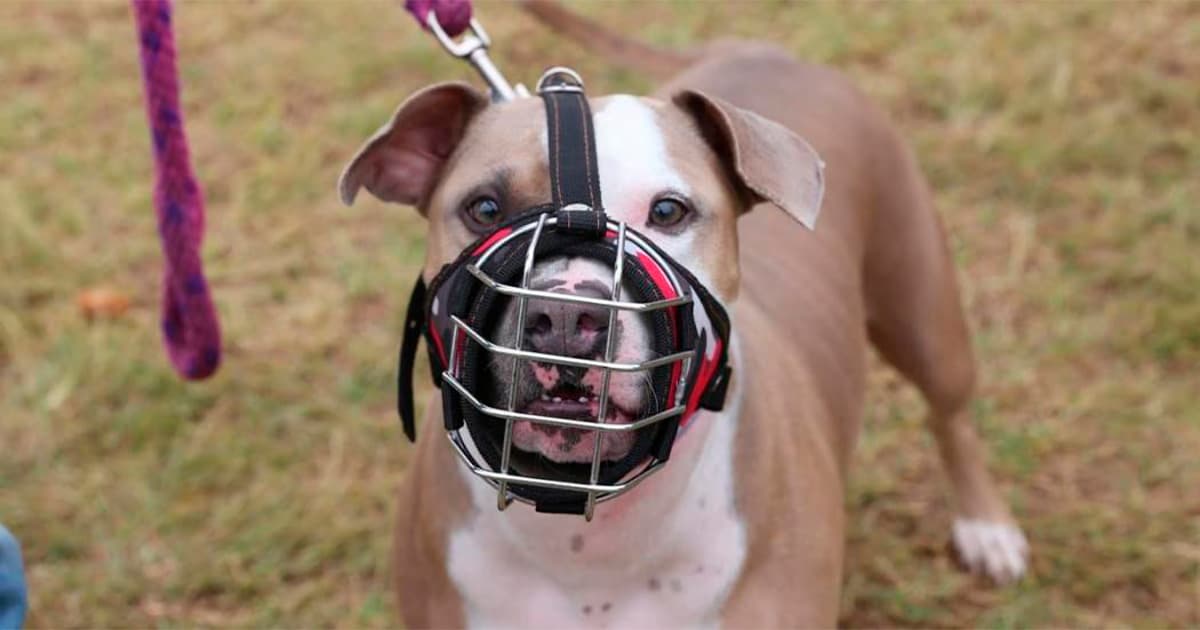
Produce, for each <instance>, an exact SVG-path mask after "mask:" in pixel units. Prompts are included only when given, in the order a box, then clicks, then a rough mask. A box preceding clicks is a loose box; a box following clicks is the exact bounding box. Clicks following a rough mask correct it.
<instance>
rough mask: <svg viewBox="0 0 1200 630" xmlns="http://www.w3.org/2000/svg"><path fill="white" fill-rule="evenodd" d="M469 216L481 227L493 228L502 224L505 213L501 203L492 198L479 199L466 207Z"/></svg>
mask: <svg viewBox="0 0 1200 630" xmlns="http://www.w3.org/2000/svg"><path fill="white" fill-rule="evenodd" d="M466 213H467V216H468V217H470V219H471V221H472V222H473V223H474V224H475V225H476V226H479V227H491V226H493V225H496V224H497V223H499V222H500V219H501V218H502V216H503V213H502V212H501V211H500V202H498V201H496V200H495V199H493V198H491V197H478V198H476V199H475V200H474V201H472V202H471V203H469V204H467V207H466Z"/></svg>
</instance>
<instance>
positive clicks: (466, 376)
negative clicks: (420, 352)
mask: <svg viewBox="0 0 1200 630" xmlns="http://www.w3.org/2000/svg"><path fill="white" fill-rule="evenodd" d="M538 93H539V94H540V95H541V97H542V98H543V99H544V100H545V103H546V114H547V119H548V120H547V124H548V128H550V129H557V130H559V133H557V134H550V138H549V150H550V180H551V190H552V191H554V192H553V195H552V196H553V200H552V203H550V204H547V205H542V206H537V207H534V208H530V209H527V210H526V211H525V212H523V213H521V215H520V216H518V217H516V218H515V219H513V220H511V221H508V222H506V223H504V224H502V225H500V226H499V227H498V228H496V229H495V230H493V231H492V232H490V233H489V234H487V235H485V236H484V237H482V238H480V239H479V240H477V241H476V242H475V243H473V244H471V245H470V246H468V247H467V248H466V249H465V250H464V251H463V253H462V254H461V255H459V257H458V258H457V259H456V260H455V261H454V262H452V263H450V264H449V265H446V266H445V267H443V268H442V270H441V271H440V272H439V273H438V274H437V276H436V277H435V278H434V280H433V281H432V282H431V283H430V285H429V287H428V289H426V287H425V284H424V282H423V281H421V280H418V282H417V286H416V288H415V289H414V291H413V296H412V299H411V301H410V303H409V307H408V319H407V322H406V325H405V334H404V343H403V345H402V347H401V353H400V371H399V372H400V373H399V398H398V408H399V412H400V416H401V418H402V420H403V421H404V428H405V433H406V434H407V435H408V437H409V438H410V439H414V438H415V424H414V420H415V418H414V412H413V396H412V367H413V359H414V357H415V354H416V344H417V339H418V338H419V336H420V335H421V334H422V333H424V335H425V337H426V342H427V344H426V345H427V347H428V350H429V358H430V364H431V371H432V374H433V378H434V383H435V384H436V385H438V386H439V387H440V388H441V392H442V411H443V418H444V421H445V428H446V431H447V433H448V435H449V438H450V443H451V444H452V445H453V446H454V448H455V450H456V451H457V452H458V455H459V456H460V458H461V459H462V461H463V463H465V464H466V465H467V467H468V468H469V469H470V470H471V472H473V473H475V474H476V475H478V476H479V477H481V478H483V479H485V480H487V481H488V482H489V483H491V484H492V485H493V486H495V487H496V488H497V489H498V506H499V508H500V509H503V508H504V507H505V506H507V505H508V504H509V503H510V502H511V501H512V500H514V499H515V500H519V501H524V502H527V503H532V504H533V505H534V506H535V507H536V508H537V510H538V511H541V512H556V513H573V514H583V515H584V516H585V517H586V518H588V519H590V518H591V516H592V513H593V509H594V506H595V504H596V503H597V502H599V501H604V500H607V499H610V498H613V497H615V496H617V495H619V494H621V493H623V492H625V491H627V490H629V489H630V488H632V487H634V486H635V485H637V484H638V483H640V482H641V481H642V480H643V479H645V478H646V477H647V476H649V475H650V474H651V473H653V472H655V471H657V470H659V469H660V468H662V467H663V466H664V465H665V464H666V462H667V460H668V459H669V457H670V454H671V447H672V445H673V444H674V442H675V439H676V437H677V436H678V435H679V434H680V431H682V430H683V429H685V428H686V427H687V425H688V422H689V420H691V418H692V417H693V415H694V414H695V412H696V411H697V409H699V408H701V407H704V408H706V409H711V410H719V409H721V408H722V406H723V404H724V399H725V391H726V388H727V385H728V383H729V376H730V370H729V367H728V365H727V351H728V347H729V333H730V325H729V318H728V315H727V314H726V312H725V310H724V308H723V307H722V306H721V305H720V303H719V302H717V300H716V299H714V298H713V297H712V295H711V294H710V293H709V292H708V291H707V290H706V289H705V287H704V286H703V285H702V284H701V283H700V282H699V281H698V280H697V279H696V278H695V276H693V275H692V274H691V273H690V272H689V271H688V270H687V269H686V268H685V267H683V266H682V265H680V264H679V263H678V262H677V261H675V260H674V259H672V258H671V257H670V256H668V255H667V254H666V253H665V252H663V251H662V250H661V249H659V248H658V247H657V246H656V245H655V244H654V243H653V242H652V241H651V240H650V239H648V238H647V237H646V236H644V235H642V234H640V233H639V232H638V231H637V230H634V229H633V228H630V227H628V226H627V225H626V224H625V223H623V222H616V221H612V220H609V219H608V218H607V217H606V215H605V214H604V211H603V209H602V205H601V203H600V187H599V178H598V175H597V173H596V167H595V165H596V156H595V146H594V143H593V138H594V134H593V133H592V129H591V113H590V111H589V109H588V106H587V101H586V99H585V98H584V96H583V90H582V82H581V81H579V80H578V76H577V75H575V74H574V73H573V72H570V71H566V70H563V69H554V70H551V71H548V72H547V73H546V75H543V78H542V80H541V81H539V85H538ZM559 258H568V259H577V258H583V259H590V260H593V261H596V262H599V263H601V264H602V265H604V266H605V267H606V268H608V269H611V271H612V285H611V293H610V295H608V296H607V297H597V296H592V295H579V294H574V293H563V292H556V291H547V290H539V289H537V288H531V286H530V281H531V277H532V274H533V271H534V269H535V267H536V266H537V264H538V263H539V262H543V261H546V260H550V259H559ZM514 300H515V312H516V316H517V322H516V326H515V330H514V332H513V335H514V337H515V338H514V339H503V340H501V339H496V338H495V337H496V333H495V331H497V330H498V329H499V328H500V323H501V322H500V319H501V318H503V317H504V316H505V314H506V313H508V314H510V315H511V313H512V312H513V310H514V309H513V301H514ZM531 300H532V301H535V302H536V303H538V304H546V303H559V304H563V305H565V306H568V307H578V308H582V309H587V312H589V313H604V314H605V315H606V316H607V320H608V324H607V327H605V328H604V330H607V331H609V334H607V335H606V336H605V341H604V342H603V344H602V345H603V349H602V355H601V356H583V355H580V354H579V353H572V354H557V353H551V352H545V351H535V350H532V349H527V348H526V341H527V340H526V338H525V337H526V335H527V332H526V330H525V321H526V315H527V313H528V311H529V304H530V301H531ZM621 311H626V312H631V313H635V314H638V315H639V316H640V317H641V319H642V321H643V322H645V324H646V326H647V328H648V330H649V333H650V334H649V344H650V346H651V347H650V348H649V349H648V350H649V353H648V354H649V356H650V357H651V358H649V359H647V360H644V361H639V362H624V363H623V362H618V361H617V360H616V359H615V350H616V348H615V346H616V338H617V335H616V330H617V328H618V324H617V322H618V320H617V316H618V313H619V312H621ZM596 354H600V352H599V351H598V352H597V353H596ZM523 364H524V365H539V366H543V367H547V368H548V367H551V366H553V367H557V368H559V369H563V370H566V369H577V370H595V371H598V372H599V374H600V383H599V388H598V390H599V391H598V393H597V394H596V396H595V405H596V412H595V416H594V417H590V418H580V417H578V415H579V414H574V415H573V417H563V416H555V415H542V414H540V413H530V411H531V410H529V409H525V410H523V411H520V410H518V409H517V404H518V403H519V402H520V401H519V400H518V385H519V384H518V376H519V368H520V367H521V366H522V365H523ZM497 366H498V368H499V369H502V370H511V377H512V378H511V379H509V380H508V382H507V384H506V386H505V387H498V386H497V383H498V382H499V381H498V380H497V379H496V378H494V375H493V374H491V373H489V371H488V370H489V368H492V369H496V368H497ZM614 372H627V373H639V374H641V375H644V377H645V382H646V387H647V388H648V389H649V391H648V394H649V395H647V396H646V401H645V403H644V404H643V405H642V409H640V410H639V411H638V416H637V417H634V418H631V419H629V422H606V419H607V418H608V417H609V416H610V415H611V414H610V412H612V411H613V408H612V406H613V401H612V400H611V397H610V391H609V390H610V380H611V378H612V375H613V373H614ZM498 389H501V390H504V391H498ZM515 422H528V423H531V426H541V427H554V428H556V429H557V430H561V431H574V432H575V433H577V434H578V433H580V432H593V433H594V435H595V439H594V441H593V449H592V457H591V462H590V464H585V463H556V462H552V461H549V460H548V459H547V458H544V457H535V456H531V457H524V458H523V459H521V460H520V461H517V459H518V456H517V454H515V453H514V449H513V425H514V423H515ZM616 433H626V434H630V433H631V434H632V435H633V436H634V439H633V440H632V447H631V448H629V449H628V451H627V452H625V453H623V454H622V456H621V457H620V458H619V459H616V460H615V461H614V460H606V459H604V458H603V457H602V444H603V441H604V438H605V436H611V435H614V434H616ZM526 455H528V454H526Z"/></svg>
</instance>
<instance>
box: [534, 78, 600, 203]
mask: <svg viewBox="0 0 1200 630" xmlns="http://www.w3.org/2000/svg"><path fill="white" fill-rule="evenodd" d="M537 91H538V95H539V96H541V97H542V101H543V102H544V103H545V105H546V137H547V139H548V143H547V144H548V149H549V151H550V156H549V157H550V194H551V198H552V200H553V202H554V206H555V207H556V208H560V209H563V208H568V207H573V208H574V209H576V210H591V211H594V212H596V213H597V214H603V212H604V204H603V201H602V200H601V198H600V171H599V169H598V167H597V164H596V134H595V131H594V130H593V129H592V110H591V108H589V107H588V102H587V97H586V96H584V93H583V79H580V78H579V75H578V74H576V73H575V71H573V70H570V69H568V68H551V69H549V70H547V71H546V72H545V74H543V75H542V78H541V79H539V80H538V85H537ZM599 223H600V225H604V220H603V219H602V218H601V219H599Z"/></svg>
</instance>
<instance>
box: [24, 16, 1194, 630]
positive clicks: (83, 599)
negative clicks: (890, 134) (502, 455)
mask: <svg viewBox="0 0 1200 630" xmlns="http://www.w3.org/2000/svg"><path fill="white" fill-rule="evenodd" d="M580 8H581V10H583V11H585V12H587V13H589V14H592V15H594V16H596V17H597V18H599V19H601V20H602V21H604V22H605V23H608V24H612V25H614V26H617V27H619V28H621V29H622V30H624V31H625V32H629V33H633V34H636V35H638V36H640V37H643V38H645V39H648V40H651V41H655V42H659V43H663V44H670V45H674V46H686V45H688V44H691V43H694V42H699V41H703V40H707V39H712V38H716V37H722V36H731V35H732V36H743V37H761V38H764V39H770V40H773V41H776V42H779V43H781V44H783V45H785V46H787V47H788V48H790V49H791V50H793V51H794V52H795V53H796V54H797V55H799V56H802V57H805V58H809V59H813V60H817V61H821V62H826V63H830V64H832V65H835V66H837V67H839V68H842V69H843V70H845V71H846V72H847V73H849V74H850V75H852V76H853V77H854V78H855V79H856V80H857V81H858V82H859V84H860V85H862V86H863V88H864V89H865V90H866V91H867V92H868V93H870V94H871V95H872V96H873V97H875V99H876V100H877V101H878V102H879V103H881V104H882V105H883V107H884V108H885V109H887V110H888V111H889V112H890V113H891V114H892V116H893V117H894V118H895V119H896V121H897V122H898V124H899V125H900V126H901V127H902V128H903V130H904V132H905V134H906V135H907V136H908V137H909V138H911V140H912V142H913V144H914V146H915V147H916V148H917V151H918V153H919V155H920V158H921V161H922V163H923V165H924V167H925V169H926V172H927V173H928V174H929V177H930V179H931V181H932V182H933V184H934V186H935V188H936V190H937V201H938V205H939V207H940V209H941V211H942V213H943V215H944V217H945V219H946V221H947V224H948V227H949V230H950V232H951V239H952V247H953V250H954V253H955V258H956V260H957V261H958V263H959V265H960V272H961V277H962V278H963V282H964V293H965V299H966V302H967V308H968V311H969V315H970V319H971V321H972V323H973V326H974V332H975V340H976V347H977V350H978V355H979V363H980V366H981V371H982V384H981V387H980V393H979V399H978V400H977V402H976V403H975V404H974V406H973V408H972V409H973V413H974V416H975V420H976V421H977V422H978V423H979V425H980V426H981V428H982V430H983V432H984V433H985V436H986V438H987V440H988V442H989V444H990V445H991V450H992V454H993V462H992V467H993V469H994V470H995V472H996V474H997V476H998V478H999V479H1000V480H1001V483H1002V485H1003V487H1004V488H1005V490H1006V492H1007V494H1008V496H1009V497H1010V499H1011V501H1012V503H1013V505H1014V508H1015V510H1016V511H1017V513H1018V516H1019V518H1020V519H1021V521H1022V523H1023V524H1024V526H1025V528H1026V531H1027V533H1028V534H1029V536H1030V538H1031V542H1032V544H1033V549H1034V557H1033V568H1032V574H1031V575H1030V577H1029V579H1027V580H1026V581H1025V582H1024V583H1022V584H1021V585H1019V586H1017V587H1014V588H1009V589H1001V590H993V589H989V588H987V587H986V586H984V585H983V584H980V583H979V582H978V581H976V580H973V579H971V578H969V577H967V576H964V575H962V574H960V573H958V572H956V571H955V570H954V568H953V566H952V563H951V561H950V560H949V558H948V556H947V554H946V553H945V543H946V540H947V534H948V528H949V521H950V518H951V514H950V511H949V510H950V508H949V506H948V503H947V500H946V493H945V483H944V481H943V480H942V478H941V477H940V472H939V470H938V468H937V464H936V460H935V456H934V452H933V450H934V449H933V448H932V445H931V443H930V440H929V438H928V437H927V436H926V435H925V434H924V433H923V430H922V428H921V415H922V413H921V406H920V403H919V400H918V398H917V397H916V396H915V395H914V393H913V392H912V391H911V389H910V388H909V387H908V386H906V385H903V384H902V383H900V382H899V381H898V380H897V379H896V377H895V376H894V375H892V374H891V373H889V372H888V371H887V370H885V369H883V368H881V367H877V368H876V369H874V370H873V372H872V384H873V387H872V393H871V395H870V400H869V402H870V405H869V411H868V413H867V417H866V429H865V432H864V436H863V439H862V442H861V444H860V447H859V451H858V456H857V461H856V464H855V467H854V480H853V483H852V486H851V490H850V492H849V493H848V496H847V505H848V506H849V509H850V512H851V517H850V521H849V522H850V527H849V531H848V550H849V566H848V570H847V579H846V588H845V593H844V598H843V606H842V608H843V622H844V623H845V624H847V625H853V626H895V625H905V626H909V625H915V626H964V625H969V626H985V627H997V628H1001V627H1029V626H1053V627H1078V626H1134V627H1163V626H1175V627H1178V626H1196V625H1200V490H1198V488H1200V457H1198V455H1197V454H1198V453H1200V396H1198V395H1200V376H1198V375H1197V372H1196V368H1197V366H1200V296H1198V291H1200V265H1198V264H1197V253H1198V252H1200V210H1198V208H1197V203H1198V202H1197V200H1200V177H1198V175H1200V132H1198V130H1200V88H1198V87H1197V82H1196V81H1197V77H1200V62H1198V60H1200V56H1198V55H1197V51H1198V50H1200V4H1195V3H1193V4H1186V3H1161V4H1139V5H1136V6H1135V5H1110V4H1104V3H1083V2H1077V3H1028V4H1004V5H990V4H956V3H945V2H943V3H922V4H916V3H912V4H909V3H895V4H827V3H821V4H803V5H792V4H785V3H778V2H760V3H754V4H745V3H742V4H738V5H732V4H731V5H723V4H717V3H704V4H699V5H697V4H689V3H685V2H681V1H675V2H656V3H641V4H636V5H632V4H615V3H614V4H610V3H605V4H592V5H585V6H582V7H580ZM480 12H481V14H482V17H483V19H484V20H485V22H486V24H487V26H488V28H489V30H490V31H491V32H492V35H493V37H494V39H495V40H496V41H497V45H498V49H497V52H496V55H497V60H498V61H499V62H500V63H501V64H502V67H503V68H504V69H505V70H506V71H507V72H508V73H509V74H510V76H511V77H512V78H514V79H518V80H521V81H525V82H529V81H532V80H533V79H534V78H535V77H536V76H537V74H538V72H539V71H540V70H541V68H542V67H544V66H546V65H550V64H554V63H565V64H570V65H574V66H576V67H578V68H579V69H580V70H581V71H583V73H584V74H585V76H587V77H588V79H589V83H590V85H593V86H595V87H596V90H595V91H597V92H600V91H617V90H642V89H645V88H646V87H648V85H649V83H648V82H647V81H646V80H645V79H644V78H642V77H640V76H638V75H637V73H636V72H633V71H631V70H630V69H628V68H617V67H612V66H610V65H607V64H606V63H605V62H604V60H603V59H600V58H596V57H592V56H589V55H587V54H586V53H584V52H582V51H580V50H578V49H577V48H575V47H573V46H572V45H570V44H569V43H568V42H564V41H562V40H560V39H556V38H555V37H554V36H553V34H551V33H547V32H545V31H544V30H542V29H540V28H539V27H536V26H534V25H533V24H532V23H531V22H529V21H527V20H526V19H525V18H524V17H522V16H520V15H518V14H517V13H516V12H515V10H514V9H512V8H511V7H509V6H507V5H501V4H484V5H483V6H482V7H481V8H480ZM177 23H178V30H179V32H178V36H179V39H180V46H181V64H182V67H181V71H182V73H183V76H184V89H185V94H184V97H185V105H186V108H187V115H188V123H189V131H190V132H191V136H192V141H193V152H194V159H195V161H196V165H197V168H198V170H199V173H200V175H201V177H202V179H203V181H204V185H205V191H206V194H207V196H208V200H209V212H210V220H209V234H208V237H207V241H206V244H205V258H206V262H207V264H208V268H209V271H210V275H211V281H212V285H213V287H214V289H215V292H216V293H215V295H216V300H217V304H218V307H219V309H220V312H221V316H222V321H223V325H224V329H225V333H226V343H227V356H226V362H225V365H224V366H223V368H222V369H221V372H220V373H219V374H218V375H217V376H216V377H215V378H214V379H212V380H211V381H208V382H204V383H184V382H181V381H179V380H178V379H177V378H176V377H175V376H174V375H173V373H172V372H171V371H170V369H169V367H168V365H167V362H166V359H165V357H164V355H163V352H162V349H161V344H160V341H159V338H158V332H157V331H158V327H157V325H156V321H157V314H156V308H157V292H158V283H159V278H158V274H159V266H160V262H159V258H160V253H159V250H158V244H157V242H156V241H155V238H154V237H155V233H156V232H155V226H154V221H153V215H152V212H151V211H150V208H149V206H148V202H149V198H150V172H151V164H150V162H149V154H150V152H149V140H148V136H147V131H146V129H145V127H144V125H145V122H144V120H143V118H142V116H143V113H142V109H141V105H142V102H141V99H142V96H141V92H140V90H141V86H140V70H139V68H138V66H137V55H136V50H135V47H134V42H135V39H134V35H133V32H132V27H131V19H130V16H129V15H128V7H127V5H126V4H125V3H123V2H107V1H105V2H90V3H82V2H75V3H40V2H39V3H33V2H9V3H4V4H0V25H2V26H0V85H3V86H4V97H3V99H0V156H2V158H3V159H0V521H3V522H4V523H5V524H6V525H7V526H8V527H9V528H10V529H12V530H13V531H14V532H15V533H16V534H17V536H19V537H20V538H21V539H22V541H23V543H24V546H25V552H26V554H27V561H28V569H29V580H30V588H31V593H32V600H33V601H32V604H33V611H32V617H31V619H30V625H32V626H39V627H65V626H76V627H77V626H91V627H101V626H177V625H186V626H194V625H229V624H238V625H257V626H262V625H276V626H297V625H304V626H318V625H321V626H329V625H336V626H351V627H360V626H389V625H395V623H396V619H395V616H394V613H393V611H392V608H391V596H390V593H389V586H388V573H389V546H390V540H389V538H390V527H391V511H392V507H393V506H392V500H391V497H392V492H393V490H394V488H395V486H396V484H397V482H398V481H399V480H400V479H401V477H402V476H403V475H404V469H405V462H406V459H407V457H408V454H409V453H410V450H409V448H410V447H409V446H408V445H407V444H406V443H405V442H404V441H403V438H402V436H401V434H400V431H399V427H398V423H397V422H396V420H395V418H394V416H393V413H392V411H391V404H392V396H393V392H392V370H393V365H392V360H393V355H394V351H395V346H396V343H397V342H398V337H399V335H398V332H399V330H400V319H401V315H402V309H403V307H404V304H405V300H406V298H407V292H408V289H409V287H410V282H411V280H412V278H413V277H414V275H415V271H416V268H417V265H418V263H419V261H420V260H421V256H422V244H421V233H422V222H421V220H420V218H419V217H418V216H416V214H415V213H413V212H412V211H411V210H409V209H406V208H401V207H395V206H385V205H382V204H379V203H376V202H373V201H365V202H360V203H359V204H358V205H357V206H356V207H354V208H351V209H346V208H342V207H341V206H340V205H339V204H338V202H337V200H336V198H335V195H334V193H333V183H334V180H335V178H336V176H337V173H338V171H339V169H340V168H341V166H342V164H343V162H344V161H345V160H346V159H347V158H348V157H349V156H350V155H351V154H352V152H353V151H354V150H355V149H356V147H357V145H358V144H359V142H360V141H362V140H363V139H364V138H365V137H366V136H367V135H368V134H369V133H371V132H372V131H373V130H374V128H375V127H376V126H377V125H378V124H380V123H381V122H382V121H383V120H384V119H385V118H386V116H387V115H388V114H389V113H390V112H391V110H392V109H393V108H394V107H395V105H396V104H397V103H398V102H399V101H400V100H402V99H403V98H404V96H405V95H407V94H408V93H409V92H411V91H412V90H414V89H416V88H418V87H420V86H422V85H424V84H427V83H429V82H432V81H434V80H444V79H450V78H455V77H457V78H470V79H471V80H474V78H473V77H470V74H469V71H468V70H467V69H466V68H464V67H462V66H461V65H460V64H458V63H456V62H454V61H453V60H450V59H448V58H446V57H445V56H444V55H443V54H442V53H440V52H439V51H438V50H437V49H436V48H435V47H434V44H433V43H432V41H430V40H428V39H427V38H425V37H422V36H420V35H418V34H417V33H416V31H415V28H414V26H413V25H412V24H411V21H410V19H409V18H408V17H407V16H405V15H404V14H402V12H401V11H400V9H399V6H398V4H397V3H394V2H382V1H377V2H355V3H347V2H313V1H308V2H296V1H293V2H255V3H183V4H182V6H181V7H180V9H179V13H178V18H177ZM94 286H112V287H115V288H117V289H119V290H121V291H124V292H126V293H127V294H129V295H130V296H131V297H132V298H133V302H134V306H133V308H132V309H131V311H130V312H129V313H128V314H127V315H126V316H125V317H123V318H120V319H116V320H98V321H94V322H91V323H89V322H88V321H85V320H84V319H83V318H82V317H81V316H80V315H79V313H78V311H77V307H76V305H75V297H76V295H77V293H78V292H79V291H81V290H83V289H86V288H89V287H94Z"/></svg>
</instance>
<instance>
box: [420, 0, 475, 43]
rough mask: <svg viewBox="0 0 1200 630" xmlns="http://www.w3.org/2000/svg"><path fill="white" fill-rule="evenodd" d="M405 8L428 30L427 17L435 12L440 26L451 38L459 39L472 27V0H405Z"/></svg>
mask: <svg viewBox="0 0 1200 630" xmlns="http://www.w3.org/2000/svg"><path fill="white" fill-rule="evenodd" d="M404 8H405V9H408V12H409V13H411V14H412V15H413V17H414V18H416V19H417V24H419V25H421V28H426V26H425V16H427V15H429V12H430V11H433V12H434V13H435V14H436V15H437V20H438V24H440V25H441V26H442V30H443V31H446V34H447V35H449V36H450V37H458V35H459V34H460V33H462V32H463V31H465V30H467V27H468V26H470V25H471V1H470V0H404Z"/></svg>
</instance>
